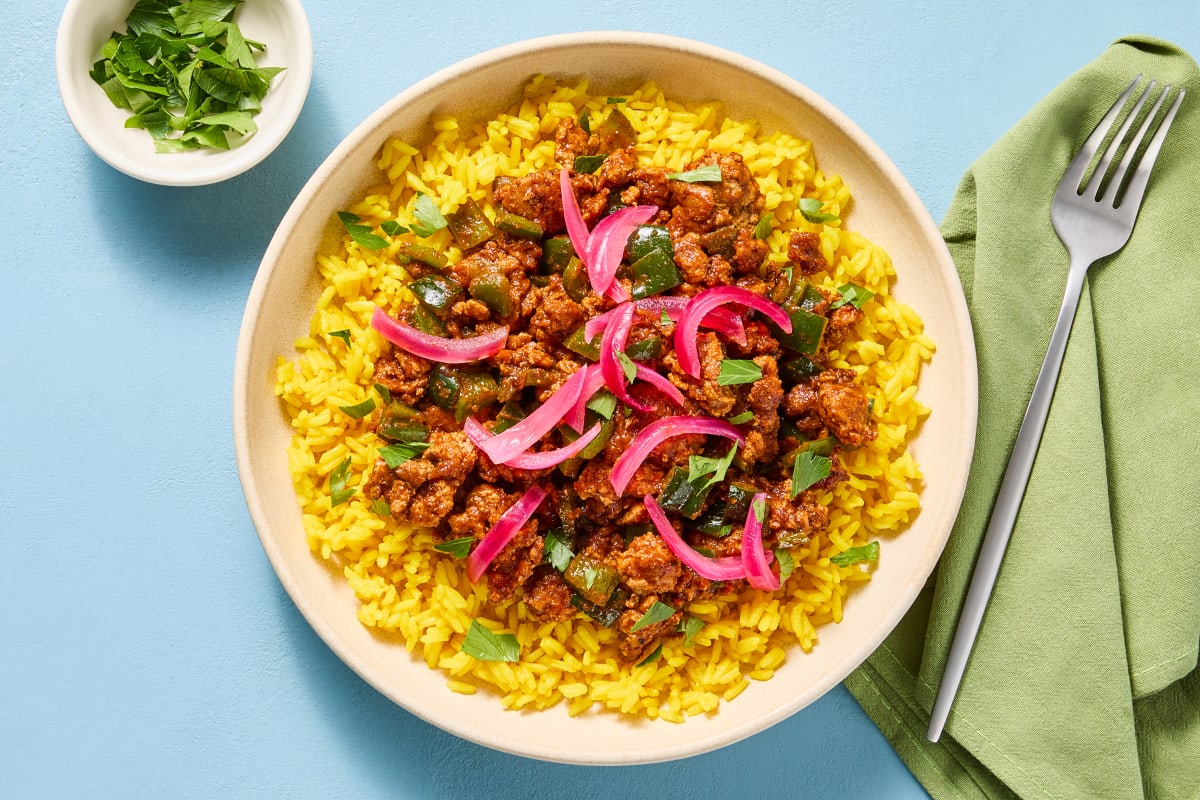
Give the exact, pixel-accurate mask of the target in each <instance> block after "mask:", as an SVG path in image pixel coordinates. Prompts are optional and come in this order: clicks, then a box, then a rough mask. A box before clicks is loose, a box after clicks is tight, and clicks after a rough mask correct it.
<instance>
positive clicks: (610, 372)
mask: <svg viewBox="0 0 1200 800" xmlns="http://www.w3.org/2000/svg"><path fill="white" fill-rule="evenodd" d="M614 311H615V313H614V314H613V317H612V319H611V320H610V321H609V325H608V327H607V328H605V329H604V336H603V337H602V338H601V339H600V374H602V375H603V376H604V385H605V386H607V387H608V390H609V391H610V392H612V393H613V394H614V395H615V396H616V398H617V399H618V400H620V401H621V402H623V403H625V404H627V405H630V406H633V407H634V408H636V409H637V410H638V411H649V410H650V407H649V406H647V405H645V404H644V403H641V402H639V401H637V400H635V399H633V398H632V397H630V396H629V387H628V385H627V384H626V381H625V370H624V368H622V366H621V362H620V361H618V360H617V353H618V352H624V350H625V340H626V339H628V338H629V331H630V329H631V328H633V303H623V304H622V305H619V306H617V307H616V308H615V309H614Z"/></svg>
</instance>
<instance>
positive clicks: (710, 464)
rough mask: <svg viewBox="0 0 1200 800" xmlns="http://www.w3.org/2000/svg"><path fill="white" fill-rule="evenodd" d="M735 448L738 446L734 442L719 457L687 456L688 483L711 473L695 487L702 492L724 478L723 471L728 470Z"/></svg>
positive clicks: (693, 482)
mask: <svg viewBox="0 0 1200 800" xmlns="http://www.w3.org/2000/svg"><path fill="white" fill-rule="evenodd" d="M737 449H738V446H737V443H736V442H735V443H734V444H733V446H732V447H730V448H729V452H728V453H726V454H725V455H724V456H722V457H721V458H709V457H708V456H688V483H691V484H695V483H696V481H698V480H700V479H701V478H703V477H704V476H705V475H711V476H712V477H710V478H709V479H708V480H707V481H705V482H704V483H703V484H702V485H700V486H699V488H698V489H697V491H698V492H703V491H705V490H707V489H709V488H710V487H713V486H716V485H717V484H718V483H720V482H721V481H723V480H725V473H726V472H728V471H729V465H730V464H732V463H733V457H734V456H735V455H736V454H737Z"/></svg>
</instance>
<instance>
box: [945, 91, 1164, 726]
mask: <svg viewBox="0 0 1200 800" xmlns="http://www.w3.org/2000/svg"><path fill="white" fill-rule="evenodd" d="M1141 79H1142V76H1141V75H1138V76H1137V77H1136V78H1134V79H1133V83H1131V84H1130V85H1129V88H1128V89H1126V90H1125V92H1124V94H1122V95H1121V96H1120V97H1119V98H1118V99H1117V101H1116V102H1115V103H1114V104H1113V106H1112V108H1111V109H1109V111H1108V113H1107V114H1105V115H1104V118H1103V119H1102V120H1100V122H1099V124H1097V125H1096V128H1095V130H1093V131H1092V134H1091V136H1089V137H1088V139H1087V141H1086V142H1084V144H1083V147H1082V149H1080V151H1079V153H1078V154H1077V155H1076V156H1075V159H1074V160H1073V161H1072V162H1071V165H1070V166H1069V167H1067V171H1066V174H1064V175H1063V177H1062V180H1061V181H1060V182H1059V184H1058V190H1057V191H1056V192H1055V194H1054V201H1053V203H1052V205H1051V207H1050V219H1051V222H1053V224H1054V230H1055V232H1056V233H1057V234H1058V238H1059V239H1061V240H1062V243H1063V244H1064V245H1066V248H1067V252H1068V253H1069V254H1070V258H1071V266H1070V270H1069V271H1068V273H1067V287H1066V292H1065V294H1064V296H1063V302H1062V308H1061V309H1060V310H1059V312H1058V321H1057V322H1055V324H1054V332H1053V333H1052V334H1051V336H1050V346H1049V347H1048V348H1047V350H1046V358H1045V360H1044V361H1043V362H1042V368H1041V371H1040V372H1038V377H1037V382H1036V383H1035V384H1034V387H1033V395H1032V396H1031V397H1030V399H1029V406H1028V407H1027V408H1026V410H1025V418H1024V420H1022V422H1021V430H1020V432H1019V433H1018V434H1017V440H1016V444H1014V445H1013V450H1012V455H1011V456H1010V457H1009V461H1008V467H1007V469H1006V470H1005V472H1004V479H1003V481H1002V482H1001V484H1000V491H999V492H998V493H997V495H996V503H995V505H994V506H993V507H992V516H991V519H990V520H989V521H988V527H987V532H986V533H985V534H984V538H983V544H982V546H981V547H980V550H979V557H978V560H977V561H976V563H975V572H974V574H973V575H972V577H971V585H970V587H969V588H968V590H967V596H966V600H965V601H964V603H963V609H962V613H961V615H960V616H959V620H958V627H957V628H956V630H955V633H954V641H953V643H952V644H951V646H950V655H949V658H948V659H947V661H946V670H945V672H944V673H943V674H942V682H941V685H940V686H939V687H938V693H937V698H936V699H935V701H934V704H933V712H932V714H931V717H930V721H929V732H928V734H927V736H928V738H929V740H930V741H931V742H936V741H937V740H938V739H939V738H940V737H941V735H942V729H943V728H944V727H945V725H946V719H947V717H948V716H949V714H950V706H951V705H952V704H953V702H954V697H955V695H956V694H957V693H958V687H959V684H960V683H961V681H962V676H963V671H964V669H965V668H966V665H967V659H968V658H969V657H970V654H971V649H972V647H973V645H974V644H975V637H976V634H978V632H979V625H980V623H981V622H982V621H983V614H984V611H985V609H986V608H987V603H988V598H989V597H990V596H991V593H992V587H993V586H994V585H995V583H996V574H997V573H998V572H999V570H1000V562H1001V561H1002V560H1003V558H1004V551H1005V549H1006V548H1007V546H1008V540H1009V537H1010V536H1011V534H1012V528H1013V523H1014V522H1015V520H1016V518H1017V511H1018V510H1019V509H1020V508H1021V500H1022V498H1023V497H1024V495H1025V487H1026V485H1027V484H1028V482H1029V472H1030V470H1031V469H1032V468H1033V460H1034V456H1036V455H1037V450H1038V444H1039V443H1040V441H1041V438H1042V430H1043V428H1045V425H1046V415H1047V414H1048V413H1049V411H1050V400H1051V398H1052V397H1053V395H1054V387H1055V384H1056V383H1057V381H1058V373H1059V369H1060V368H1061V367H1062V360H1063V353H1064V352H1065V351H1066V349H1067V338H1068V337H1069V336H1070V333H1071V323H1072V321H1073V320H1074V318H1075V310H1076V308H1077V307H1078V305H1079V295H1080V292H1081V291H1082V289H1083V280H1084V277H1085V276H1086V275H1087V271H1088V268H1089V267H1090V266H1091V265H1092V264H1094V263H1095V262H1096V261H1098V260H1099V259H1101V258H1104V257H1105V256H1110V255H1112V254H1113V253H1115V252H1117V251H1118V250H1120V249H1121V248H1122V247H1124V246H1125V243H1126V242H1128V241H1129V236H1130V234H1131V233H1132V232H1133V225H1134V221H1135V219H1136V218H1137V213H1138V209H1140V208H1141V205H1142V198H1143V197H1144V196H1145V194H1146V184H1147V182H1148V181H1149V179H1150V170H1151V169H1152V168H1153V167H1154V162H1155V159H1157V158H1158V153H1159V151H1160V150H1161V149H1162V145H1163V140H1164V139H1166V136H1167V130H1168V129H1169V128H1170V127H1171V122H1172V121H1173V120H1174V119H1175V114H1176V112H1178V111H1179V104H1180V103H1181V102H1183V97H1184V94H1185V92H1184V91H1183V90H1182V89H1180V90H1179V92H1178V93H1177V94H1176V96H1175V100H1174V102H1172V103H1171V106H1170V108H1169V109H1168V110H1167V112H1166V114H1165V115H1163V116H1162V117H1161V121H1159V110H1160V108H1161V107H1162V105H1163V101H1164V100H1166V98H1167V96H1168V95H1169V94H1170V93H1171V86H1170V84H1168V85H1167V86H1166V87H1164V88H1163V90H1162V91H1161V92H1160V93H1159V94H1158V99H1157V100H1156V101H1155V102H1154V105H1153V107H1152V108H1151V110H1150V111H1149V113H1147V114H1145V115H1144V116H1143V115H1142V114H1141V111H1142V109H1143V107H1144V106H1145V104H1146V102H1147V100H1148V99H1149V98H1150V97H1151V95H1152V94H1153V92H1154V88H1155V81H1150V82H1149V84H1147V86H1146V88H1145V89H1144V90H1143V91H1142V94H1141V96H1140V97H1139V98H1138V100H1137V102H1136V103H1135V104H1134V106H1133V108H1132V109H1131V110H1130V111H1129V112H1128V113H1127V114H1125V113H1123V112H1124V110H1125V107H1126V105H1127V103H1128V101H1129V98H1130V97H1131V96H1132V95H1133V92H1134V89H1135V88H1136V87H1137V85H1138V83H1140V82H1141ZM1139 117H1143V121H1142V123H1141V125H1140V126H1139V127H1138V130H1137V133H1136V134H1134V136H1133V137H1132V138H1129V137H1128V134H1129V130H1130V128H1131V127H1132V126H1133V124H1134V122H1135V120H1137V119H1138V118H1139ZM1118 119H1123V120H1124V121H1123V122H1122V123H1121V126H1120V129H1119V130H1118V131H1117V133H1116V135H1115V136H1113V137H1112V138H1111V140H1110V144H1109V145H1108V147H1107V149H1105V151H1104V154H1103V155H1102V156H1101V158H1100V161H1099V162H1098V163H1097V164H1096V166H1095V168H1094V169H1090V170H1089V168H1090V167H1091V165H1092V162H1093V161H1094V159H1095V156H1096V153H1097V152H1098V151H1099V149H1100V145H1101V144H1103V143H1104V141H1105V140H1106V139H1108V137H1109V133H1110V132H1111V130H1112V128H1113V126H1114V125H1116V123H1117V120H1118ZM1156 125H1157V127H1155V126H1156ZM1151 130H1153V131H1154V133H1153V136H1152V138H1151V139H1150V143H1149V145H1148V146H1146V147H1145V150H1144V151H1143V150H1142V143H1143V140H1144V139H1145V137H1146V135H1147V134H1148V133H1149V132H1150V131H1151ZM1121 153H1123V155H1122V156H1121V160H1120V162H1119V163H1118V164H1117V167H1116V169H1115V170H1112V169H1111V168H1112V163H1113V160H1114V159H1115V158H1116V157H1117V155H1118V154H1121ZM1135 164H1136V165H1135ZM1131 167H1133V172H1132V174H1129V170H1130V168H1131ZM1110 173H1111V174H1110Z"/></svg>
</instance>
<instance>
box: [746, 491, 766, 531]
mask: <svg viewBox="0 0 1200 800" xmlns="http://www.w3.org/2000/svg"><path fill="white" fill-rule="evenodd" d="M750 509H751V510H752V511H753V512H754V518H755V519H756V520H758V522H759V524H760V525H761V524H762V523H763V522H766V520H767V501H766V499H765V498H762V497H760V498H758V499H757V500H755V501H754V502H753V503H751V505H750Z"/></svg>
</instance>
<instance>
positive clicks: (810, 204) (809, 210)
mask: <svg viewBox="0 0 1200 800" xmlns="http://www.w3.org/2000/svg"><path fill="white" fill-rule="evenodd" d="M824 207H825V204H824V203H822V202H821V201H820V200H818V199H816V198H815V197H805V198H803V199H802V200H801V201H800V215H801V216H803V217H804V218H805V219H806V220H808V221H809V222H833V221H834V220H836V219H841V218H840V217H839V216H838V215H837V214H828V213H826V212H824V211H822V210H821V209H822V208H824Z"/></svg>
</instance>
